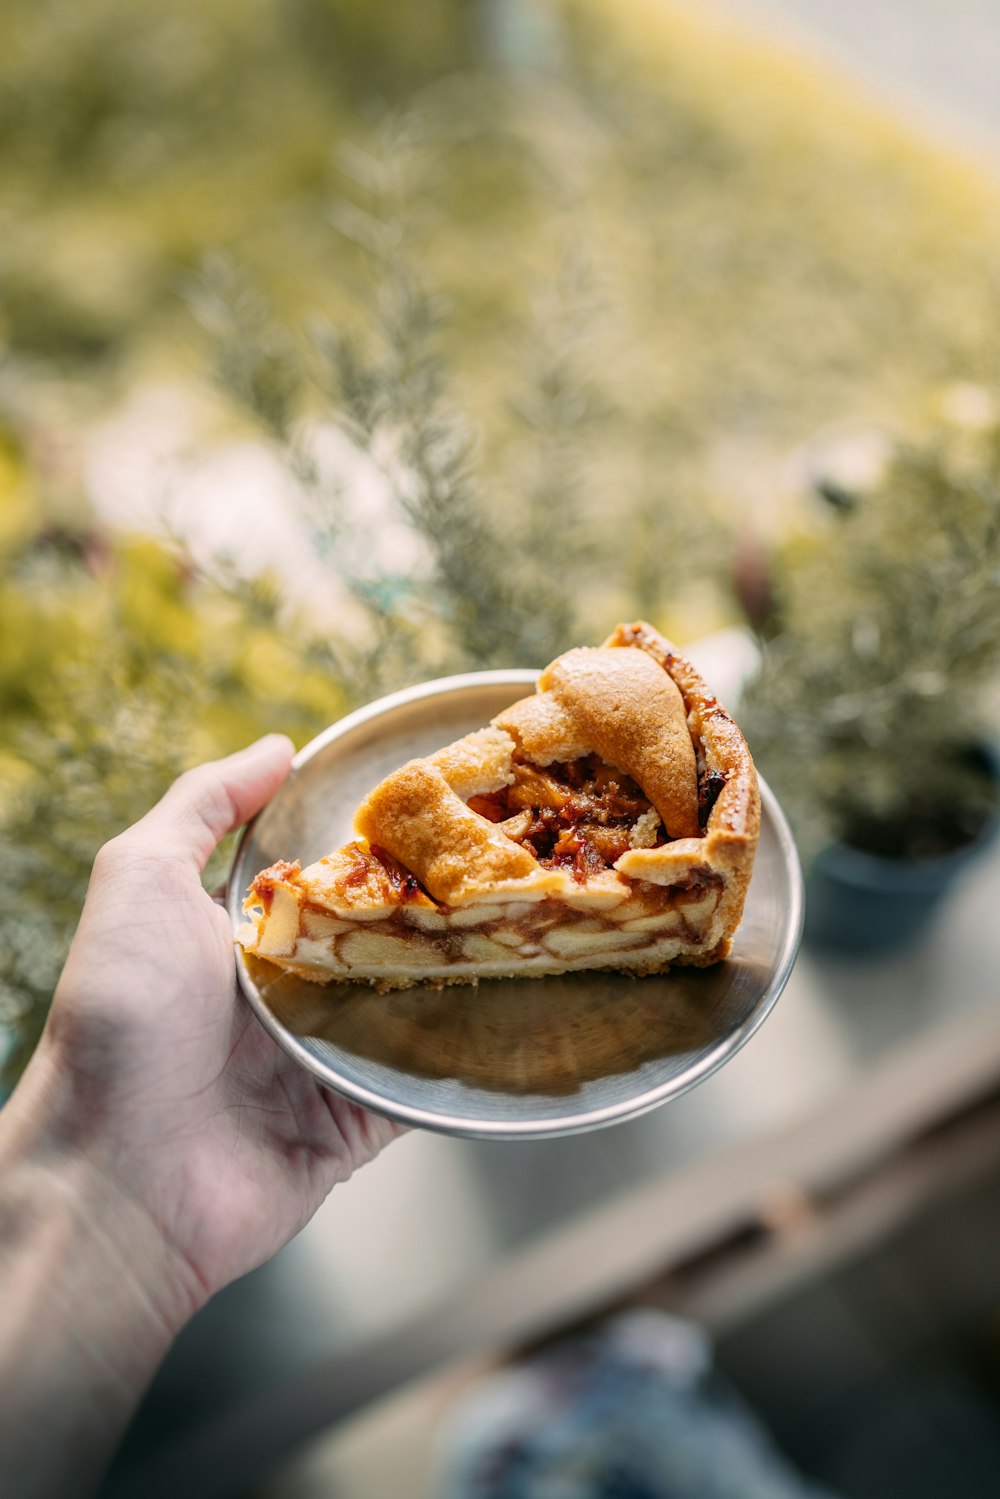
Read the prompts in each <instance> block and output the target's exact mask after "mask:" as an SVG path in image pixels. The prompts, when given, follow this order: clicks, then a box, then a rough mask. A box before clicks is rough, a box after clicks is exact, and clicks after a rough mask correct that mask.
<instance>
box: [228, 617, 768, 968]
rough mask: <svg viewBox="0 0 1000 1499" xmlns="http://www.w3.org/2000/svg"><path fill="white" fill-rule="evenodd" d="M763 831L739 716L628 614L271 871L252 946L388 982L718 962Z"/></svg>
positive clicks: (287, 963)
mask: <svg viewBox="0 0 1000 1499" xmlns="http://www.w3.org/2000/svg"><path fill="white" fill-rule="evenodd" d="M759 827H760V797H759V792H758V787H757V777H756V773H755V771H754V766H753V762H752V760H751V758H750V753H749V750H748V749H747V746H746V743H745V741H744V739H743V736H742V735H741V733H740V731H739V729H738V728H737V726H736V724H735V723H734V722H733V720H732V719H731V718H730V717H729V715H728V714H727V713H726V711H725V709H724V708H723V707H722V706H721V705H720V704H719V703H718V701H717V700H716V699H715V698H714V697H713V696H712V694H711V693H710V692H709V690H708V688H707V687H706V685H705V683H704V682H703V681H702V679H701V678H700V676H699V675H698V673H697V672H696V671H695V670H694V668H693V667H692V666H691V664H690V663H689V662H688V661H686V660H685V659H684V658H683V657H682V656H680V655H678V654H677V652H676V651H675V650H674V649H673V647H672V646H671V645H670V644H669V643H668V642H667V641H666V640H664V639H663V637H662V636H660V635H658V634H657V633H656V631H654V630H653V629H652V628H651V626H649V625H646V624H644V623H641V622H640V623H638V624H633V625H620V626H619V627H618V629H617V630H616V631H615V632H614V634H613V635H611V636H610V638H609V639H608V640H607V641H605V643H604V645H602V646H600V647H597V648H595V649H581V650H573V651H568V652H567V653H566V654H565V655H563V656H560V657H558V658H557V660H555V661H554V662H553V663H552V664H551V665H550V666H549V667H547V668H546V670H545V671H544V672H543V673H542V674H541V676H540V678H539V682H538V690H537V691H536V692H535V694H533V695H532V696H530V697H527V698H524V699H522V700H521V701H520V702H518V703H515V704H514V705H513V706H512V707H510V708H508V709H506V710H505V711H504V712H503V713H500V714H498V715H497V717H496V718H495V719H494V720H493V722H492V723H491V724H490V725H489V727H487V728H484V729H480V730H478V731H477V732H475V733H473V734H469V735H467V736H466V737H465V738H463V739H460V740H458V741H456V743H454V744H451V745H448V746H447V747H446V748H444V749H442V750H439V751H438V752H437V753H436V754H433V755H429V756H426V757H424V758H421V759H418V760H412V761H410V763H409V764H408V765H404V766H403V767H402V768H401V769H400V770H397V771H394V772H393V773H392V774H391V775H389V776H387V777H386V779H385V780H384V781H382V782H381V783H380V784H379V785H378V786H377V787H375V789H374V790H373V791H372V792H371V793H370V794H369V795H368V796H367V797H366V798H365V800H364V802H362V804H361V806H360V807H359V809H358V812H357V814H356V818H355V828H356V831H357V833H358V838H357V840H356V841H355V842H353V843H349V844H346V845H344V846H343V847H342V848H339V849H337V850H335V851H334V852H333V853H331V854H329V855H327V856H326V857H325V858H323V859H320V860H319V861H318V862H317V863H315V864H312V865H310V866H309V867H308V868H306V869H302V868H301V867H300V866H299V864H298V863H294V864H289V863H278V864H275V865H273V866H272V867H271V868H270V869H266V870H264V871H262V873H261V874H259V875H258V876H257V877H256V879H255V880H254V881H253V884H252V885H251V887H250V891H249V893H248V895H247V899H246V902H245V906H244V909H245V911H246V914H247V917H248V920H247V923H246V924H245V925H244V926H243V927H242V928H241V930H240V932H239V934H238V940H239V941H240V942H241V943H242V945H243V947H244V948H245V949H246V951H247V952H250V953H253V954H254V955H256V956H257V957H259V958H264V959H266V960H267V961H269V962H271V963H273V964H276V965H277V966H279V967H281V968H284V969H287V970H289V971H291V972H293V973H296V974H299V975H300V976H302V977H303V978H307V979H313V980H315V981H316V982H319V983H326V982H329V981H331V980H340V981H349V982H365V983H370V984H374V985H376V986H378V987H379V988H380V989H385V990H389V989H400V988H408V987H410V986H411V985H413V984H416V983H432V984H434V985H440V984H448V983H469V982H476V981H477V980H478V979H480V978H493V977H497V978H499V977H504V976H509V977H519V976H522V975H523V976H527V975H529V974H530V975H536V974H546V973H567V972H575V971H578V970H584V969H594V968H613V969H621V970H625V971H628V972H631V973H655V972H661V971H663V970H664V969H666V968H668V967H670V966H671V965H672V964H675V963H684V964H694V965H697V966H706V965H708V964H711V963H715V962H718V961H719V959H721V958H723V957H725V956H726V954H727V953H728V952H729V950H730V947H731V943H732V937H733V934H734V932H735V931H736V928H737V926H738V925H739V921H740V918H741V916H742V913H743V905H744V900H745V898H746V892H747V887H748V885H749V882H750V875H751V872H752V869H753V860H754V854H755V851H756V845H757V838H758V833H759Z"/></svg>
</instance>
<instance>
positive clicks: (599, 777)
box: [242, 755, 722, 987]
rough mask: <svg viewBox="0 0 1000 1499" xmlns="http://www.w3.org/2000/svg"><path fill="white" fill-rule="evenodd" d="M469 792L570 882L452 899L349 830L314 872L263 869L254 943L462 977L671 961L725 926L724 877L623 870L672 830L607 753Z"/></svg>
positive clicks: (278, 956)
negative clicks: (654, 876)
mask: <svg viewBox="0 0 1000 1499" xmlns="http://www.w3.org/2000/svg"><path fill="white" fill-rule="evenodd" d="M467 805H468V806H469V808H470V809H471V810H472V811H474V812H476V813H477V814H478V815H479V816H481V817H483V818H485V819H486V820H487V821H489V822H490V823H492V824H494V825H496V827H497V828H498V829H499V830H501V831H502V832H503V833H504V834H505V835H506V836H507V837H509V838H510V839H512V840H513V841H514V842H516V843H518V844H519V845H520V846H521V847H522V848H524V849H525V850H527V851H528V852H529V853H530V854H531V855H532V857H533V859H535V860H536V861H537V863H538V865H539V867H540V868H541V869H546V870H559V871H562V872H564V874H569V875H570V876H571V877H572V882H573V883H572V885H571V886H570V888H569V890H568V891H567V893H565V894H561V895H560V896H559V897H558V898H552V897H551V896H547V895H545V894H541V895H537V894H533V893H532V892H531V891H530V890H525V891H523V892H520V891H518V892H514V891H510V892H509V893H507V892H505V893H504V894H503V895H500V894H498V895H497V896H496V897H494V898H493V899H490V898H489V897H486V898H484V899H482V900H477V901H472V902H469V903H468V904H467V905H461V906H447V905H444V904H442V903H441V902H439V901H435V900H434V899H433V898H432V897H431V896H430V895H429V894H428V892H427V891H426V890H425V889H424V888H423V887H422V885H421V884H420V882H419V881H418V880H417V879H416V877H415V876H414V875H413V874H412V873H410V872H409V871H408V870H406V869H405V868H404V867H403V866H402V865H401V864H399V863H398V861H397V860H395V859H394V858H393V857H392V856H391V855H390V854H388V853H387V852H386V851H385V850H384V849H382V848H380V847H379V846H378V845H369V846H366V845H364V844H362V843H351V844H347V845H346V846H345V847H343V848H341V849H339V850H337V852H336V853H335V854H332V855H330V856H328V857H327V858H326V859H323V860H320V861H319V863H318V864H316V865H313V866H312V867H311V869H310V870H309V871H307V878H306V879H303V878H302V876H301V871H300V869H299V866H298V865H297V864H285V863H281V864H276V865H274V866H272V868H271V869H267V870H265V871H263V873H262V874H259V875H258V876H257V878H256V879H255V880H254V882H253V885H252V886H251V890H250V894H249V896H248V898H247V902H246V906H245V909H246V910H247V912H248V914H249V916H250V919H251V928H250V929H249V930H247V929H245V936H244V938H243V939H242V940H244V945H246V946H247V947H248V948H249V949H250V950H251V951H253V952H255V953H256V954H258V955H259V956H260V957H264V958H269V959H271V960H272V961H278V962H280V963H281V966H282V967H285V968H289V969H292V970H293V971H295V972H297V973H299V974H301V975H303V976H304V977H307V978H308V977H313V978H316V979H318V980H322V979H325V978H329V977H331V976H334V977H337V976H339V977H343V978H344V979H351V978H354V979H359V980H364V981H369V982H375V983H381V984H383V985H384V986H385V987H399V986H400V985H401V984H407V983H414V982H417V981H425V982H426V981H430V982H438V983H440V982H448V981H450V980H457V979H460V978H462V977H463V974H465V973H466V972H467V971H468V970H470V969H472V968H474V969H475V971H476V974H477V975H479V976H484V977H485V976H501V975H504V974H509V973H513V972H517V973H529V972H534V973H552V972H566V971H571V970H573V969H574V968H595V967H609V968H612V967H616V966H619V967H624V966H627V967H628V968H629V970H630V971H635V972H638V971H642V970H643V969H659V968H662V967H663V966H665V965H666V964H667V963H669V962H670V961H671V960H672V959H674V958H675V957H676V956H677V955H678V953H679V952H681V951H682V950H683V951H684V952H686V953H690V951H691V949H692V948H694V949H698V948H703V947H705V944H706V940H707V939H708V938H709V937H710V936H711V934H712V933H713V931H714V925H715V924H714V922H713V916H714V915H715V912H716V910H717V908H718V906H719V902H720V899H721V894H722V891H721V884H722V882H721V880H720V879H719V877H718V876H717V875H716V874H715V873H714V872H713V871H712V870H710V869H707V868H705V869H697V870H695V871H693V872H691V873H689V874H688V875H687V876H686V877H684V878H682V879H680V880H678V882H677V883H674V884H670V885H658V884H654V883H651V882H649V881H645V880H635V881H630V880H626V879H623V878H622V877H621V876H619V875H618V874H617V873H616V872H615V870H614V867H613V866H614V864H615V862H616V860H617V859H619V858H620V857H621V856H622V855H623V854H625V853H627V852H628V851H629V850H631V849H636V848H656V847H659V846H661V845H662V844H663V843H664V842H665V841H666V833H665V830H664V828H663V824H662V822H661V821H660V818H659V816H658V814H657V813H656V811H655V809H654V808H653V807H652V805H651V803H650V802H649V799H648V798H647V797H646V796H645V795H644V793H643V792H642V790H641V788H640V787H639V786H638V785H637V784H636V783H635V781H633V780H632V779H631V778H630V777H628V776H627V775H625V774H624V773H623V772H621V771H619V770H617V769H615V767H613V766H611V765H608V764H606V763H605V762H604V761H603V760H601V759H600V758H599V757H598V756H596V755H588V756H586V757H583V758H581V759H577V760H572V761H567V762H562V763H554V764H552V765H549V766H546V767H544V768H543V767H540V766H537V765H533V764H531V763H529V762H527V761H518V760H515V761H514V762H513V764H512V767H511V779H510V783H509V784H508V785H505V786H504V787H502V788H501V789H500V790H499V791H495V792H492V793H490V794H488V795H477V796H472V797H470V798H469V801H468V803H467ZM318 896H320V897H321V898H319V899H318V898H317V897H318ZM247 938H249V940H247ZM709 945H710V944H709ZM705 950H706V953H707V948H706V949H705ZM689 961H690V958H689ZM390 981H391V982H390Z"/></svg>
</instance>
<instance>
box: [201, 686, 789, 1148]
mask: <svg viewBox="0 0 1000 1499" xmlns="http://www.w3.org/2000/svg"><path fill="white" fill-rule="evenodd" d="M534 681H535V673H533V672H530V671H487V672H471V673H468V674H467V675H465V676H460V677H446V678H444V679H442V680H440V681H437V682H427V683H424V684H423V685H422V686H419V687H414V688H410V689H409V690H407V691H405V692H397V693H394V694H393V695H392V696H391V697H386V698H381V699H380V700H379V701H378V702H375V703H371V704H369V706H368V707H366V708H362V709H360V710H359V711H358V712H357V713H352V714H350V715H349V716H348V717H347V718H344V719H341V721H340V722H339V723H336V724H333V725H332V727H331V728H329V729H327V730H325V732H324V733H322V734H320V735H319V736H318V738H316V739H314V740H313V741H312V743H311V744H308V745H307V746H306V747H305V749H303V750H301V751H300V752H299V754H298V755H296V757H295V760H294V762H293V768H292V773H291V775H290V776H289V778H288V780H287V781H286V782H285V784H284V786H282V788H281V790H280V791H279V792H278V794H277V795H276V796H275V797H274V799H273V800H272V801H271V802H270V803H269V804H268V806H267V807H266V808H265V809H264V811H263V812H261V814H260V815H259V816H258V817H257V818H256V820H255V821H254V822H252V823H251V824H250V825H249V826H248V827H247V828H246V829H245V830H244V832H243V835H242V838H241V839H240V842H239V846H238V847H237V850H236V854H235V858H234V861H233V868H232V872H231V875H230V879H229V886H228V890H227V892H226V905H227V909H228V911H229V913H230V916H231V918H232V921H233V928H234V931H235V929H236V927H237V926H239V924H240V921H241V920H242V916H241V911H240V905H241V902H242V899H243V896H244V893H245V891H246V888H247V886H248V885H249V883H250V881H251V880H252V879H253V877H254V875H255V874H257V873H258V871H259V870H261V869H264V868H266V867H267V865H269V864H273V863H274V862H275V861H276V860H277V859H289V860H291V859H301V861H302V863H303V865H305V864H308V863H310V862H312V861H313V860H314V859H318V858H320V857H321V856H322V855H323V854H325V853H328V852H329V851H330V850H331V849H332V848H335V847H336V846H337V845H338V844H340V843H342V842H345V841H346V840H347V839H349V838H350V836H351V820H352V817H353V814H354V810H355V808H356V807H357V804H358V802H359V801H360V800H361V798H362V797H363V796H364V794H365V793H366V792H367V791H369V790H370V789H371V788H372V787H373V786H374V785H376V784H377V782H378V781H380V780H381V779H382V777H383V776H385V775H386V774H387V773H388V772H389V771H390V770H394V769H395V768H396V767H397V766H399V765H402V764H403V762H404V761H406V760H409V759H411V758H412V757H413V756H415V755H423V754H427V753H429V752H430V751H431V750H435V749H439V748H440V747H441V746H442V745H445V744H448V743H450V742H451V740H453V739H458V738H460V737H461V736H462V735H463V734H467V733H469V731H470V730H472V729H476V728H480V727H481V726H482V725H483V724H485V723H488V722H489V720H490V719H491V718H492V717H493V716H494V715H495V714H496V713H499V712H500V710H501V709H502V708H505V707H507V706H508V705H509V704H510V703H512V702H514V701H516V699H517V698H519V697H523V696H524V695H525V693H527V692H530V691H531V689H532V686H533V684H534ZM761 789H762V792H763V802H764V817H763V826H762V829H761V838H760V846H759V849H758V852H757V862H756V866H755V870H754V876H753V879H752V881H751V884H750V891H749V894H748V897H747V904H746V911H745V914H744V917H743V923H742V925H741V927H740V929H739V932H738V933H737V936H736V941H735V944H734V947H733V952H732V956H731V957H730V958H729V959H727V961H726V962H724V963H719V964H716V965H715V967H713V968H705V969H695V968H678V969H675V970H673V971H672V972H670V973H667V974H660V975H653V976H650V977H647V978H640V979H635V978H628V977H625V976H622V975H619V974H605V973H583V974H571V975H565V976H563V977H557V978H542V979H538V978H536V979H517V980H513V979H489V980H485V981H484V982H482V983H480V984H478V985H475V986H473V985H455V986H451V987H449V988H445V989H433V988H430V987H417V988H414V989H407V990H404V991H402V992H400V993H395V994H378V993H376V992H375V990H374V989H372V988H371V987H369V986H368V985H362V984H358V985H343V984H338V985H337V986H336V987H335V988H328V987H326V986H323V985H319V984H310V983H307V982H305V981H304V980H302V979H297V978H294V977H292V976H291V975H288V974H282V973H281V972H280V970H278V969H276V968H274V967H272V966H271V965H270V964H267V963H263V962H261V961H259V960H254V959H253V958H246V957H245V956H244V954H243V952H242V950H241V949H240V948H237V968H238V972H239V980H240V984H241V986H242V988H243V992H244V993H245V995H246V997H247V999H248V1000H249V1002H250V1004H251V1005H252V1006H253V1008H254V1010H255V1011H256V1013H257V1016H258V1017H259V1019H260V1021H261V1022H262V1024H263V1025H264V1026H265V1027H266V1028H267V1030H268V1031H270V1033H271V1035H272V1036H273V1037H274V1038H275V1040H276V1041H277V1042H278V1043H279V1044H280V1045H281V1046H283V1047H284V1049H285V1050H286V1051H287V1052H288V1053H289V1054H290V1055H291V1056H293V1057H295V1058H296V1060H297V1061H299V1062H300V1063H301V1064H302V1066H303V1067H306V1068H308V1069H309V1071H310V1072H312V1073H314V1074H315V1076H316V1077H317V1078H318V1079H319V1080H320V1082H322V1083H325V1084H326V1085H327V1086H328V1087H330V1088H335V1089H337V1090H338V1091H339V1092H341V1093H344V1094H346V1095H347V1096H348V1097H349V1098H353V1099H355V1100H356V1101H357V1102H358V1103H361V1104H364V1105H366V1106H367V1107H369V1108H372V1109H376V1110H378V1111H379V1112H380V1113H382V1114H387V1115H389V1116H390V1117H391V1118H393V1119H398V1120H401V1121H403V1122H404V1123H407V1124H412V1125H417V1126H420V1127H423V1128H427V1129H436V1130H443V1131H445V1132H446V1133H449V1134H456V1135H471V1136H485V1137H490V1138H493V1139H497V1138H500V1139H503V1138H509V1139H513V1138H519V1139H524V1138H529V1139H530V1138H533V1137H538V1136H542V1135H558V1134H568V1133H571V1132H573V1131H576V1130H587V1129H596V1128H597V1127H599V1126H600V1125H605V1124H613V1123H615V1122H617V1121H618V1120H621V1119H628V1118H631V1117H632V1116H633V1115H635V1114H639V1113H642V1112H643V1111H644V1110H646V1109H651V1108H654V1107H655V1106H656V1105H657V1104H661V1103H665V1102H666V1101H667V1100H668V1099H671V1098H676V1097H677V1096H678V1094H680V1093H683V1092H685V1091H686V1090H687V1089H688V1088H691V1087H694V1085H695V1084H696V1083H699V1082H701V1081H702V1080H703V1079H704V1078H706V1077H708V1076H709V1074H710V1073H712V1072H714V1071H715V1070H716V1068H717V1067H721V1066H722V1064H723V1062H726V1061H728V1060H729V1058H730V1057H731V1056H733V1055H734V1054H735V1053H736V1052H737V1051H738V1050H739V1049H740V1047H741V1046H743V1045H744V1043H745V1042H746V1041H748V1040H749V1039H750V1037H751V1036H752V1035H753V1033H754V1031H755V1030H756V1029H757V1028H758V1026H759V1025H760V1024H761V1022H762V1021H763V1020H764V1018H765V1017H766V1016H767V1014H768V1013H769V1011H770V1010H771V1008H772V1006H773V1005H774V1003H775V1001H776V1000H777V998H778V995H779V994H780V993H781V991H782V989H783V988H784V985H785V982H786V980H787V978H788V975H789V973H790V971H791V968H792V964H793V962H794V961H795V954H796V951H797V949H798V945H799V939H800V935H801V928H802V912H803V896H802V875H801V871H800V869H799V862H798V858H797V856H796V852H795V846H794V844H793V842H792V838H791V834H790V833H789V831H788V826H787V824H786V822H785V819H784V817H783V815H782V813H781V809H780V807H779V806H778V804H777V802H776V801H775V799H774V797H773V796H772V794H771V793H770V791H769V790H768V789H767V788H766V787H762V788H761Z"/></svg>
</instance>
